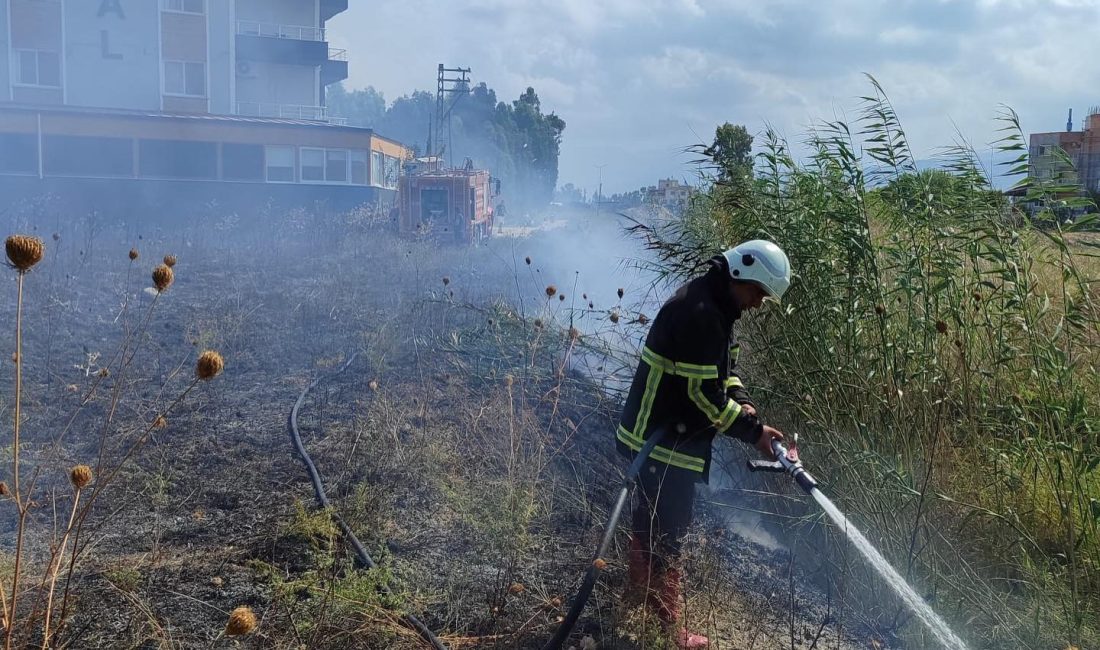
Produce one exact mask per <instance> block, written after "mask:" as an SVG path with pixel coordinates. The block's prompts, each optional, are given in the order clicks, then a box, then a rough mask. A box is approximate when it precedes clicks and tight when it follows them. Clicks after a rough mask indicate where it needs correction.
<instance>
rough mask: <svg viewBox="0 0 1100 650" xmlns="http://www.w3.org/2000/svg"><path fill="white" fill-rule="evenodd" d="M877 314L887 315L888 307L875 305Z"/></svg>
mask: <svg viewBox="0 0 1100 650" xmlns="http://www.w3.org/2000/svg"><path fill="white" fill-rule="evenodd" d="M875 313H876V314H878V315H879V316H882V315H883V314H885V313H886V305H875Z"/></svg>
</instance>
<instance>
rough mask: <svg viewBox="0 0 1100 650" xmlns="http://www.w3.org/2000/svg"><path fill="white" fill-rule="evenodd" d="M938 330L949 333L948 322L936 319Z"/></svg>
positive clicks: (941, 332)
mask: <svg viewBox="0 0 1100 650" xmlns="http://www.w3.org/2000/svg"><path fill="white" fill-rule="evenodd" d="M936 331H937V332H939V333H940V334H947V323H945V322H943V321H942V320H938V321H936Z"/></svg>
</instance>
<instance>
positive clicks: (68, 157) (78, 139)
mask: <svg viewBox="0 0 1100 650" xmlns="http://www.w3.org/2000/svg"><path fill="white" fill-rule="evenodd" d="M43 149H44V151H43V154H42V157H43V168H44V171H45V172H46V174H49V175H57V176H93V177H97V176H133V175H134V143H133V141H132V140H130V139H129V138H100V137H92V136H77V135H47V136H45V138H44V139H43Z"/></svg>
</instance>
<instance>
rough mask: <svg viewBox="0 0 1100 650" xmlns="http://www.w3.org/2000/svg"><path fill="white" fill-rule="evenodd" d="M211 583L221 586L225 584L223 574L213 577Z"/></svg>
mask: <svg viewBox="0 0 1100 650" xmlns="http://www.w3.org/2000/svg"><path fill="white" fill-rule="evenodd" d="M210 584H212V585H214V586H215V587H220V586H222V585H223V584H225V580H222V577H221V576H214V577H213V578H210Z"/></svg>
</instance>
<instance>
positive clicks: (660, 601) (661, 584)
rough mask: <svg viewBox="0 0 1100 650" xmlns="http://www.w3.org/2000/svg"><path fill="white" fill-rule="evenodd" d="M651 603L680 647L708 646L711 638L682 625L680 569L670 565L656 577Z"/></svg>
mask: <svg viewBox="0 0 1100 650" xmlns="http://www.w3.org/2000/svg"><path fill="white" fill-rule="evenodd" d="M649 604H650V605H651V606H652V607H653V609H654V610H656V612H657V618H658V619H660V621H661V624H662V625H664V627H665V629H667V630H670V631H671V632H672V636H673V641H674V642H675V643H676V647H678V648H706V647H708V646H710V640H709V639H707V637H705V636H703V635H701V634H695V633H694V632H691V631H689V630H686V629H684V628H682V627H680V570H679V569H677V568H675V567H668V568H667V569H665V570H664V571H662V572H661V574H660V576H659V577H657V578H656V585H655V589H654V590H653V591H651V592H650V599H649Z"/></svg>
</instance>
